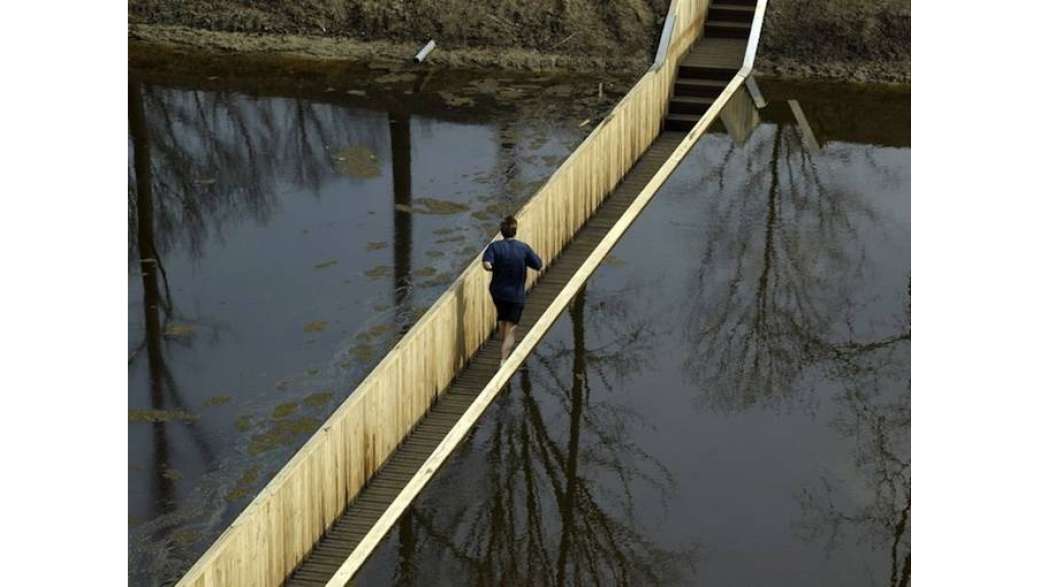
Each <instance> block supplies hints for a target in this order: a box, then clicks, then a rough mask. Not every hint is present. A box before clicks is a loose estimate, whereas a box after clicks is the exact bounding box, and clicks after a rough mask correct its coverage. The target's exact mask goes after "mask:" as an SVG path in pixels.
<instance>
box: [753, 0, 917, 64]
mask: <svg viewBox="0 0 1040 587" xmlns="http://www.w3.org/2000/svg"><path fill="white" fill-rule="evenodd" d="M755 69H756V70H758V71H760V72H762V73H764V74H767V75H772V76H776V77H784V78H800V79H830V80H844V81H856V82H885V83H901V84H902V83H906V84H908V83H910V1H909V0H773V1H772V2H770V3H769V10H768V13H767V16H766V24H765V26H764V27H763V29H762V37H761V44H760V45H759V51H758V59H757V60H756V63H755Z"/></svg>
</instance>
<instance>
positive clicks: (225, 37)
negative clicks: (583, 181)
mask: <svg viewBox="0 0 1040 587" xmlns="http://www.w3.org/2000/svg"><path fill="white" fill-rule="evenodd" d="M668 4H669V2H668V0H611V1H610V2H602V1H600V0H496V1H489V0H411V1H407V2H406V1H404V0H297V1H294V2H279V1H274V0H259V1H245V0H230V1H217V0H183V1H180V2H168V1H166V0H129V21H130V34H131V37H132V38H136V39H137V40H140V41H143V42H150V43H159V44H162V43H166V44H172V45H188V46H190V45H196V48H209V49H212V50H214V51H221V52H250V53H276V52H286V51H290V52H294V53H297V54H311V55H313V56H314V57H316V58H319V59H335V58H344V59H346V58H357V57H366V56H367V54H369V53H380V54H384V55H385V54H387V53H388V52H389V53H390V54H391V55H392V56H393V57H397V56H399V55H406V54H408V53H414V51H415V50H416V49H418V47H419V46H420V45H421V44H422V43H425V42H426V41H427V40H429V39H435V40H436V41H437V43H438V46H439V47H440V49H439V50H438V51H435V52H434V54H433V58H434V59H441V60H445V61H446V63H445V64H446V65H458V66H481V67H483V66H498V67H508V68H523V69H553V68H556V69H571V70H582V71H607V70H618V69H621V70H625V71H635V70H639V69H641V68H645V67H646V66H647V65H648V64H649V63H650V62H651V60H652V58H653V54H654V50H655V49H656V46H657V42H658V37H659V35H660V30H661V26H662V24H663V22H664V17H665V14H666V13H667V10H668ZM195 31H198V32H202V31H205V32H206V34H199V35H197V36H193V34H192V33H193V32H195ZM370 43H375V44H374V45H372V46H371V47H372V48H370V49H365V48H364V45H365V44H370ZM308 44H313V45H314V46H315V48H314V49H308V47H307V45H308ZM759 55H760V62H759V69H760V70H762V71H763V72H764V73H767V74H773V75H779V76H782V77H793V78H830V79H852V80H858V81H895V82H909V79H910V2H909V0H871V1H868V0H772V1H771V2H770V3H769V11H768V13H767V18H766V24H765V27H764V30H763V34H762V45H761V48H760V52H759ZM388 56H389V55H388Z"/></svg>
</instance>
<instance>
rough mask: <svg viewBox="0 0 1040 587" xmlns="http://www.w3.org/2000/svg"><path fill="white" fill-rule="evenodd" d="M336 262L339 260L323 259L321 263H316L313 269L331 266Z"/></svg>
mask: <svg viewBox="0 0 1040 587" xmlns="http://www.w3.org/2000/svg"><path fill="white" fill-rule="evenodd" d="M338 262H339V261H337V260H336V259H329V260H328V261H323V262H321V263H318V264H317V265H315V266H314V268H315V269H325V268H326V267H332V266H333V265H335V264H336V263H338Z"/></svg>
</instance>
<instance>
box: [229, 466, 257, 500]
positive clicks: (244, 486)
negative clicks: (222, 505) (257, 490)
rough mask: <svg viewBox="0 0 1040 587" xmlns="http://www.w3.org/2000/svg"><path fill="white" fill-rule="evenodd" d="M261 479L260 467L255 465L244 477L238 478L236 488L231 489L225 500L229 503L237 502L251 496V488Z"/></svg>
mask: <svg viewBox="0 0 1040 587" xmlns="http://www.w3.org/2000/svg"><path fill="white" fill-rule="evenodd" d="M259 478H260V466H259V465H253V466H252V467H249V468H248V469H246V470H245V471H244V472H243V473H242V476H240V477H239V478H238V481H236V482H235V486H234V487H232V488H231V491H229V492H228V494H227V496H226V497H225V499H227V500H228V501H236V500H239V499H242V498H243V497H246V496H247V495H248V494H249V490H250V488H251V487H252V486H253V485H254V484H255V483H256V482H257V480H258V479H259Z"/></svg>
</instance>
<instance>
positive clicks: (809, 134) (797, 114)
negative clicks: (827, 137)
mask: <svg viewBox="0 0 1040 587" xmlns="http://www.w3.org/2000/svg"><path fill="white" fill-rule="evenodd" d="M787 104H788V105H789V106H790V107H791V112H793V113H794V118H795V120H797V121H798V130H799V134H801V136H802V144H804V145H805V148H806V149H807V150H808V151H809V152H810V153H819V152H820V144H819V143H817V142H816V135H814V134H813V131H812V127H811V126H809V119H808V118H806V117H805V113H804V112H802V106H801V105H800V104H799V103H798V100H788V101H787Z"/></svg>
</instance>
